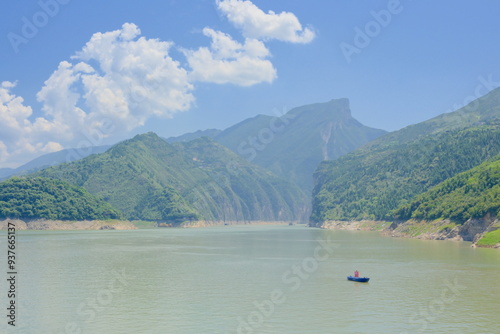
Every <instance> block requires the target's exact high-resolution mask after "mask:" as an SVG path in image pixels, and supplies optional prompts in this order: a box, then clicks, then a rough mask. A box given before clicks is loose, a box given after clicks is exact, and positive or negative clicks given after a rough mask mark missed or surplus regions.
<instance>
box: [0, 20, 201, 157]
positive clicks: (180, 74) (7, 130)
mask: <svg viewBox="0 0 500 334" xmlns="http://www.w3.org/2000/svg"><path fill="white" fill-rule="evenodd" d="M140 33H141V32H140V30H139V28H138V27H137V26H136V25H135V24H131V23H125V24H124V25H123V26H122V27H121V29H118V30H115V31H111V32H106V33H96V34H94V35H93V36H92V38H91V39H90V40H89V42H87V43H86V45H85V46H84V47H83V48H82V50H81V51H79V52H77V53H76V54H75V55H74V56H73V57H71V59H70V60H69V61H62V62H60V63H59V66H58V68H57V69H56V70H55V71H54V72H53V73H52V74H51V76H50V77H49V78H48V79H47V80H46V81H45V83H44V85H43V87H42V88H41V90H40V91H39V92H38V94H37V100H38V101H39V102H40V103H41V104H42V106H43V107H42V112H43V117H39V118H36V119H35V120H34V121H33V122H32V121H30V120H29V118H30V117H32V113H33V111H32V109H31V107H29V106H25V105H24V104H23V102H24V100H23V98H22V97H19V96H15V95H14V94H12V92H11V90H12V88H14V87H15V83H11V82H4V83H2V86H1V87H0V103H1V105H0V154H1V156H0V162H3V165H5V161H7V160H9V161H11V164H15V162H14V161H16V162H18V161H21V160H22V158H23V157H25V156H26V155H29V154H32V155H36V154H38V155H39V154H42V153H46V152H52V151H55V150H60V149H63V146H66V147H68V146H69V147H71V146H75V145H78V144H79V143H80V142H81V140H82V138H85V137H89V136H93V137H95V136H96V129H99V128H102V127H103V126H104V125H106V126H107V129H112V131H111V132H110V131H108V132H103V131H101V132H100V133H99V134H98V135H99V136H100V138H99V140H98V141H97V142H95V141H94V142H93V143H92V144H94V145H97V144H101V141H102V140H103V139H104V138H105V137H107V136H111V135H116V134H124V133H126V132H127V131H129V130H132V129H134V128H136V127H138V126H141V125H143V124H144V123H145V122H146V121H147V120H148V119H149V118H151V117H152V116H158V117H166V118H169V117H172V116H173V115H174V114H175V113H177V112H181V111H184V110H187V109H189V108H190V107H191V105H192V103H193V102H194V96H193V95H192V90H193V85H192V84H191V83H190V81H189V77H188V72H187V71H186V70H185V69H184V68H182V67H181V66H180V63H179V62H177V61H175V60H173V59H172V58H171V57H170V56H169V49H170V48H171V47H172V45H173V43H171V42H163V41H159V40H157V39H146V38H145V37H140Z"/></svg>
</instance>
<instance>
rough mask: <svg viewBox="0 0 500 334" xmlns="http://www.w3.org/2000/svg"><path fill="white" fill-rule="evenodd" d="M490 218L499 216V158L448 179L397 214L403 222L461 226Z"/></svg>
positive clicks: (399, 210)
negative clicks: (440, 221)
mask: <svg viewBox="0 0 500 334" xmlns="http://www.w3.org/2000/svg"><path fill="white" fill-rule="evenodd" d="M487 214H491V215H495V216H500V155H497V156H496V157H495V158H493V159H492V160H490V161H487V162H484V163H482V164H481V165H479V166H477V167H475V168H472V169H471V170H469V171H466V172H463V173H460V174H458V175H456V176H454V177H452V178H450V179H447V180H446V181H444V182H442V183H440V184H439V185H437V186H435V187H433V188H431V189H430V190H428V191H426V192H425V193H423V194H420V195H418V196H416V197H415V199H413V200H412V201H411V202H410V203H408V204H405V205H402V206H401V207H400V208H398V209H397V210H396V211H395V212H394V215H395V217H396V218H397V219H401V220H406V219H411V218H414V219H422V220H434V219H440V218H441V219H444V218H449V219H452V220H453V221H455V222H456V223H458V224H461V223H464V222H465V221H467V220H468V219H470V218H483V217H484V216H486V215H487Z"/></svg>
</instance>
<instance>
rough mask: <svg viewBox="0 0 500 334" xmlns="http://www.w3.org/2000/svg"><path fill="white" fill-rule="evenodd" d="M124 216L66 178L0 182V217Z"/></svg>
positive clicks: (58, 218)
mask: <svg viewBox="0 0 500 334" xmlns="http://www.w3.org/2000/svg"><path fill="white" fill-rule="evenodd" d="M121 217H122V215H121V213H120V212H119V211H117V210H115V209H114V208H112V207H111V205H109V204H108V203H106V202H105V201H103V200H101V199H98V198H96V197H94V196H92V195H91V194H90V193H88V192H87V191H86V190H85V189H82V188H80V187H77V186H74V185H71V184H68V183H66V182H63V181H59V180H53V179H48V178H42V177H36V178H17V177H14V178H11V179H9V180H7V181H4V182H2V183H0V218H23V219H30V218H45V219H53V220H97V219H119V218H121Z"/></svg>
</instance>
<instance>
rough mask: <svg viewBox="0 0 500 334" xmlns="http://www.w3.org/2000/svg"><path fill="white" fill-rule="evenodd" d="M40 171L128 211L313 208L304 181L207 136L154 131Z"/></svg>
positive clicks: (299, 212)
mask: <svg viewBox="0 0 500 334" xmlns="http://www.w3.org/2000/svg"><path fill="white" fill-rule="evenodd" d="M37 175H41V176H45V177H51V178H57V179H62V180H66V181H68V182H70V183H73V184H75V185H78V186H82V187H84V188H85V189H87V190H88V191H89V192H90V193H92V194H94V195H97V196H99V197H102V198H104V199H105V200H106V201H108V202H109V203H110V204H111V205H112V206H113V207H115V208H117V209H119V210H121V211H122V212H123V213H124V214H125V216H126V217H127V218H128V219H144V220H176V221H181V220H186V219H189V220H196V219H205V220H237V221H255V220H267V221H269V220H299V219H304V218H305V217H304V215H305V213H306V212H305V207H306V204H307V201H306V196H305V195H304V193H302V192H301V191H300V189H298V188H297V187H296V186H294V185H293V184H291V183H290V182H288V181H285V180H283V179H280V178H278V177H276V176H274V175H272V174H271V173H270V172H268V171H266V170H264V169H262V168H260V167H257V166H255V165H252V164H250V163H248V162H247V161H245V160H244V159H242V158H241V157H239V156H238V155H236V154H234V153H233V152H231V151H230V150H229V149H227V148H225V147H223V146H222V145H220V144H218V143H216V142H215V141H213V140H211V139H210V138H206V137H204V138H200V139H197V140H194V141H191V142H188V143H176V144H169V143H167V142H166V141H165V140H163V139H161V138H160V137H158V136H157V135H156V134H154V133H147V134H144V135H139V136H136V137H134V138H133V139H130V140H127V141H124V142H122V143H119V144H117V145H115V146H113V147H112V148H111V149H109V150H108V151H106V152H105V153H102V154H98V155H92V156H89V157H87V158H84V159H82V160H79V161H76V162H73V163H69V164H62V165H59V166H56V167H52V168H49V169H46V170H44V171H41V172H39V173H37Z"/></svg>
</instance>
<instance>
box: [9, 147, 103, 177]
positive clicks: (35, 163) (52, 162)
mask: <svg viewBox="0 0 500 334" xmlns="http://www.w3.org/2000/svg"><path fill="white" fill-rule="evenodd" d="M110 147H111V145H104V146H92V147H88V148H84V149H83V148H82V149H75V148H72V149H65V150H61V151H58V152H53V153H47V154H44V155H42V156H40V157H38V158H36V159H33V160H31V161H30V162H28V163H26V164H24V165H22V166H20V167H18V168H13V169H10V168H2V169H0V180H1V179H6V178H8V177H10V176H14V175H17V176H20V175H26V174H29V173H34V172H36V171H39V170H42V169H44V168H47V167H50V166H56V165H59V164H61V163H63V162H71V161H76V160H79V159H82V158H85V157H87V156H89V155H91V154H99V153H102V152H105V151H106V150H107V149H109V148H110Z"/></svg>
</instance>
